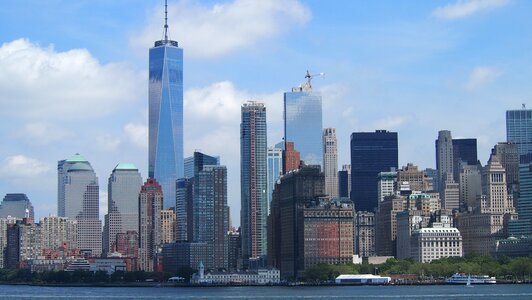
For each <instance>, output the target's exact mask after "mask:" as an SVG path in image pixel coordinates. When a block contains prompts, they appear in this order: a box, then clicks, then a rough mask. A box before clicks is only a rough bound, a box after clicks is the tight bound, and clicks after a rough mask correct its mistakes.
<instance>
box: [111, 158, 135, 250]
mask: <svg viewBox="0 0 532 300" xmlns="http://www.w3.org/2000/svg"><path fill="white" fill-rule="evenodd" d="M141 186H142V177H141V176H140V173H139V170H138V169H137V167H135V165H133V164H127V163H120V164H118V165H116V167H115V168H114V169H113V172H112V173H111V176H109V183H108V188H107V194H108V197H109V201H108V203H107V211H108V215H107V217H106V224H105V229H106V232H105V234H106V235H107V237H106V238H105V239H104V240H106V241H107V245H104V246H107V247H108V248H107V249H105V250H104V251H109V252H112V251H114V250H113V248H114V247H113V246H114V243H115V242H116V235H117V234H118V233H126V232H128V231H136V232H137V233H138V231H139V223H138V218H139V201H138V198H139V192H140V187H141Z"/></svg>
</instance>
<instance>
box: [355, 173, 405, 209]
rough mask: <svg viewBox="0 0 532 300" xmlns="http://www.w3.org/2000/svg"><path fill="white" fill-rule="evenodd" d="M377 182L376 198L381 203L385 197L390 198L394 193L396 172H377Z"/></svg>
mask: <svg viewBox="0 0 532 300" xmlns="http://www.w3.org/2000/svg"><path fill="white" fill-rule="evenodd" d="M377 182H378V185H377V198H378V199H379V202H382V201H384V198H385V197H386V196H391V195H393V194H394V193H395V190H396V186H397V172H396V171H389V172H379V174H378V175H377ZM355 208H356V207H355Z"/></svg>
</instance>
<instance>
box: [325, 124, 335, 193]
mask: <svg viewBox="0 0 532 300" xmlns="http://www.w3.org/2000/svg"><path fill="white" fill-rule="evenodd" d="M323 172H324V173H325V194H327V195H329V196H331V197H338V146H337V141H336V129H334V128H325V129H324V130H323Z"/></svg>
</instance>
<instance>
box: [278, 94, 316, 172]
mask: <svg viewBox="0 0 532 300" xmlns="http://www.w3.org/2000/svg"><path fill="white" fill-rule="evenodd" d="M284 139H285V142H294V148H295V149H296V150H297V151H299V153H300V154H301V160H303V161H304V162H305V164H307V165H320V166H321V167H323V144H322V113H321V93H319V92H314V91H312V90H309V89H307V90H304V89H301V88H294V89H293V90H292V92H287V93H285V94H284Z"/></svg>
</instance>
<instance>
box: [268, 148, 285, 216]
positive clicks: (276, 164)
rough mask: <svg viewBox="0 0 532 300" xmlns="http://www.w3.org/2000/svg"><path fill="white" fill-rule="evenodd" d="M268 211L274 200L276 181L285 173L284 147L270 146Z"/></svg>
mask: <svg viewBox="0 0 532 300" xmlns="http://www.w3.org/2000/svg"><path fill="white" fill-rule="evenodd" d="M267 169H268V190H267V194H268V211H270V209H269V207H270V203H271V202H272V191H273V187H274V185H275V182H277V180H278V179H279V177H281V175H282V174H283V149H281V148H277V147H269V148H268V166H267Z"/></svg>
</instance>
